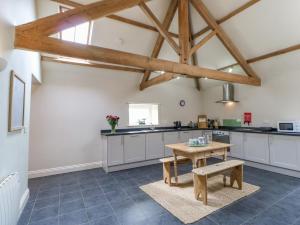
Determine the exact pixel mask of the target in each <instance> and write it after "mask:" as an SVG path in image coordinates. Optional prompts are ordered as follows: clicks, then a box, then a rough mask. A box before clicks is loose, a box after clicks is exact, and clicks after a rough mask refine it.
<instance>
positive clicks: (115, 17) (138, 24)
mask: <svg viewBox="0 0 300 225" xmlns="http://www.w3.org/2000/svg"><path fill="white" fill-rule="evenodd" d="M51 1H53V2H57V3H60V4H63V5H66V6H71V7H73V8H77V7H80V6H83V4H80V3H77V2H74V1H71V0H51ZM106 18H109V19H112V20H115V21H119V22H122V23H126V24H129V25H132V26H136V27H139V28H142V29H146V30H150V31H154V32H159V31H158V30H157V29H156V28H155V27H154V26H150V25H148V24H145V23H141V22H139V21H136V20H132V19H128V18H125V17H123V16H118V15H114V14H113V15H108V16H106ZM169 35H170V36H171V37H174V38H178V34H175V33H173V32H169Z"/></svg>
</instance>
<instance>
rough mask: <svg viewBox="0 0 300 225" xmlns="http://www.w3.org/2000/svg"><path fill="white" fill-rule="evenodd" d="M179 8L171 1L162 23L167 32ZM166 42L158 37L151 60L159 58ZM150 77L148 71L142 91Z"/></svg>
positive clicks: (141, 87)
mask: <svg viewBox="0 0 300 225" xmlns="http://www.w3.org/2000/svg"><path fill="white" fill-rule="evenodd" d="M177 7H178V2H177V1H171V3H170V5H169V7H168V9H167V13H166V15H165V18H164V21H163V23H162V26H163V27H164V28H165V30H167V31H168V30H169V28H170V26H171V23H172V21H173V19H174V16H175V13H176V10H177ZM164 40H165V39H164V37H163V36H162V35H160V34H159V36H158V37H157V39H156V42H155V44H154V47H153V50H152V53H151V58H157V57H158V55H159V53H160V51H161V48H162V46H163V43H164ZM150 75H151V71H150V70H146V71H145V73H144V76H143V79H142V82H141V84H140V89H141V90H143V84H144V83H145V82H146V81H147V80H148V79H149V77H150Z"/></svg>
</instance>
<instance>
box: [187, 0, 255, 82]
mask: <svg viewBox="0 0 300 225" xmlns="http://www.w3.org/2000/svg"><path fill="white" fill-rule="evenodd" d="M191 3H192V5H193V6H194V8H195V9H196V10H197V11H198V13H199V14H200V15H201V16H202V18H203V19H204V20H205V21H206V23H207V24H208V26H209V27H210V28H211V29H213V30H215V31H216V32H217V36H218V38H219V39H220V41H221V42H222V43H223V45H224V46H225V47H226V49H227V50H228V51H229V52H230V54H231V55H232V56H233V57H234V58H235V60H236V61H237V62H238V63H239V64H240V65H241V67H242V68H243V69H244V71H245V72H246V73H247V74H248V76H250V77H253V78H254V79H257V80H258V81H260V78H259V77H258V76H257V75H256V73H255V72H254V70H253V69H252V68H251V67H250V66H249V65H248V63H247V62H246V60H245V59H244V57H243V56H242V54H241V53H240V51H239V50H238V48H237V47H236V46H235V45H234V43H233V42H232V41H231V39H230V38H229V36H228V35H227V34H226V33H225V31H224V30H223V29H222V28H221V26H220V25H219V24H218V23H217V22H216V20H215V19H214V18H213V16H212V15H211V13H210V12H209V10H208V9H207V7H206V6H205V5H204V4H203V2H202V1H201V0H191Z"/></svg>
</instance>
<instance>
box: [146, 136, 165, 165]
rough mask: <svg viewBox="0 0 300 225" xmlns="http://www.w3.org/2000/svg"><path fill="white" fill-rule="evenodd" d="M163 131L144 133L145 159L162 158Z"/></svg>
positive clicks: (163, 152) (163, 153)
mask: <svg viewBox="0 0 300 225" xmlns="http://www.w3.org/2000/svg"><path fill="white" fill-rule="evenodd" d="M164 150H165V148H164V141H163V133H152V134H147V135H146V159H147V160H149V159H158V158H163V157H164V155H165V151H164Z"/></svg>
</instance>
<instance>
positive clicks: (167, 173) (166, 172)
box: [160, 156, 191, 186]
mask: <svg viewBox="0 0 300 225" xmlns="http://www.w3.org/2000/svg"><path fill="white" fill-rule="evenodd" d="M160 161H161V162H162V163H163V179H164V182H165V183H166V184H169V186H171V185H172V184H171V178H172V176H171V165H173V164H174V157H168V158H163V159H160ZM190 161H191V160H190V159H189V158H187V157H183V156H177V163H188V162H190Z"/></svg>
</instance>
